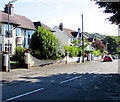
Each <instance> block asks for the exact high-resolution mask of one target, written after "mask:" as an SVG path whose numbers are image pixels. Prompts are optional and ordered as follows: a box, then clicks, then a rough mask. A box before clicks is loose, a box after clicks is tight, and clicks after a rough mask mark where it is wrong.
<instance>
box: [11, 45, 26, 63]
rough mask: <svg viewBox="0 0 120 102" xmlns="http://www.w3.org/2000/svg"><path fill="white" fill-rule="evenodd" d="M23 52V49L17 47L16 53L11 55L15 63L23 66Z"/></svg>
mask: <svg viewBox="0 0 120 102" xmlns="http://www.w3.org/2000/svg"><path fill="white" fill-rule="evenodd" d="M24 51H25V48H23V47H19V46H17V47H16V53H15V54H14V55H13V59H14V60H15V61H18V62H19V64H20V65H23V64H24V63H25V60H24Z"/></svg>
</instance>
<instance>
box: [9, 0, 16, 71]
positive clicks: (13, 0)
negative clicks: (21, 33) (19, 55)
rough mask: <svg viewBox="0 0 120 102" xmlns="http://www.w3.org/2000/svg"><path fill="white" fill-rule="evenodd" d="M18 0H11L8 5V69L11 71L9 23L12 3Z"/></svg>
mask: <svg viewBox="0 0 120 102" xmlns="http://www.w3.org/2000/svg"><path fill="white" fill-rule="evenodd" d="M16 1H17V0H12V1H10V2H9V3H8V4H7V5H8V71H10V59H9V54H10V48H9V47H10V41H9V37H10V31H9V25H10V4H11V3H14V2H16Z"/></svg>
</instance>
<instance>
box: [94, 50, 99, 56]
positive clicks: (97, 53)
mask: <svg viewBox="0 0 120 102" xmlns="http://www.w3.org/2000/svg"><path fill="white" fill-rule="evenodd" d="M93 54H94V55H95V56H99V55H100V54H101V52H100V50H93Z"/></svg>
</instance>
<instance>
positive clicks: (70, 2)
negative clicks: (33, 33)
mask: <svg viewBox="0 0 120 102" xmlns="http://www.w3.org/2000/svg"><path fill="white" fill-rule="evenodd" d="M9 1H10V0H0V10H4V5H5V4H6V3H8V2H9ZM14 13H15V14H19V15H23V16H26V17H27V18H29V19H31V20H32V21H40V22H42V23H44V24H46V25H47V26H49V27H50V28H53V27H54V26H59V24H60V23H63V26H64V27H65V28H68V29H72V30H75V31H77V29H78V27H80V28H81V14H83V17H84V32H89V33H100V34H103V35H115V36H117V35H118V27H117V26H116V25H114V24H111V22H108V20H106V18H108V17H109V16H110V14H104V13H103V9H99V8H98V5H96V4H95V2H93V1H91V0H18V1H17V2H14Z"/></svg>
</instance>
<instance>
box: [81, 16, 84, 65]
mask: <svg viewBox="0 0 120 102" xmlns="http://www.w3.org/2000/svg"><path fill="white" fill-rule="evenodd" d="M81 16H82V32H81V35H82V62H83V63H84V35H83V30H84V29H83V14H82V15H81Z"/></svg>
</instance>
